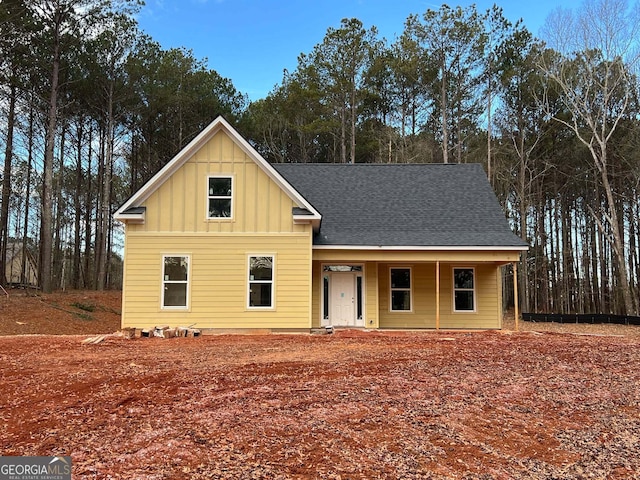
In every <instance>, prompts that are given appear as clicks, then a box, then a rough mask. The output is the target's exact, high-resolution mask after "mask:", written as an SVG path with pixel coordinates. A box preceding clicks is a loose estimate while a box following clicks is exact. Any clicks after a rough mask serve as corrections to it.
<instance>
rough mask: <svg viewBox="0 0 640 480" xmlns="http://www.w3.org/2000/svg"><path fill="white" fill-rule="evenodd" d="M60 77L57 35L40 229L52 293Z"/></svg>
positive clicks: (43, 277)
mask: <svg viewBox="0 0 640 480" xmlns="http://www.w3.org/2000/svg"><path fill="white" fill-rule="evenodd" d="M59 75H60V40H59V38H58V35H55V40H54V47H53V58H52V68H51V92H50V96H49V116H48V125H47V134H46V139H45V149H44V167H43V169H44V178H43V184H42V220H41V227H40V287H41V288H42V291H43V292H44V293H51V290H52V277H51V253H52V239H53V232H52V229H51V226H52V219H53V150H54V144H55V135H56V126H57V116H58V81H59Z"/></svg>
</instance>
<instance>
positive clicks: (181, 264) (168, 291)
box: [162, 255, 189, 309]
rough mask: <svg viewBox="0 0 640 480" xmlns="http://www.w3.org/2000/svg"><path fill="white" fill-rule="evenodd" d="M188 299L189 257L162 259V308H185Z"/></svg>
mask: <svg viewBox="0 0 640 480" xmlns="http://www.w3.org/2000/svg"><path fill="white" fill-rule="evenodd" d="M188 299H189V256H188V255H164V256H163V257H162V308H167V309H171V308H175V309H179V308H187V307H188Z"/></svg>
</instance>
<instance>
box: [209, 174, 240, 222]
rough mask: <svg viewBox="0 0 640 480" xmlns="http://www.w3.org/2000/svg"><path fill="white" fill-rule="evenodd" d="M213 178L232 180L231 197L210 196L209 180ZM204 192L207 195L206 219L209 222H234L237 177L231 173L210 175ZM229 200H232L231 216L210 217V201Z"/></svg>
mask: <svg viewBox="0 0 640 480" xmlns="http://www.w3.org/2000/svg"><path fill="white" fill-rule="evenodd" d="M211 178H230V179H231V197H227V196H226V195H225V196H219V195H209V179H211ZM204 191H205V193H206V195H205V209H204V214H205V217H206V219H207V221H229V220H233V218H234V213H235V212H234V211H233V207H234V203H235V202H234V201H233V197H234V196H235V192H236V180H235V176H234V175H232V174H230V173H216V174H210V175H207V183H206V184H205V188H204ZM212 198H213V199H216V198H217V199H225V200H226V199H227V198H229V199H230V200H231V206H230V211H231V215H230V216H229V217H210V216H209V200H210V199H212Z"/></svg>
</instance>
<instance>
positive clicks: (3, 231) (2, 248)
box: [0, 81, 29, 285]
mask: <svg viewBox="0 0 640 480" xmlns="http://www.w3.org/2000/svg"><path fill="white" fill-rule="evenodd" d="M15 112H16V87H15V85H14V82H13V81H12V82H11V87H10V89H9V113H8V116H7V143H6V146H5V151H4V172H3V176H2V209H1V211H0V285H6V284H7V278H6V275H5V272H6V265H7V242H8V240H9V199H10V196H11V165H12V160H13V128H14V124H15ZM28 200H29V199H28V198H27V201H28Z"/></svg>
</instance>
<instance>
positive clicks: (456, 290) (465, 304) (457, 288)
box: [453, 268, 476, 312]
mask: <svg viewBox="0 0 640 480" xmlns="http://www.w3.org/2000/svg"><path fill="white" fill-rule="evenodd" d="M474 273H475V272H474V270H473V268H454V269H453V310H454V311H455V312H474V311H475V309H476V304H475V281H474Z"/></svg>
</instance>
